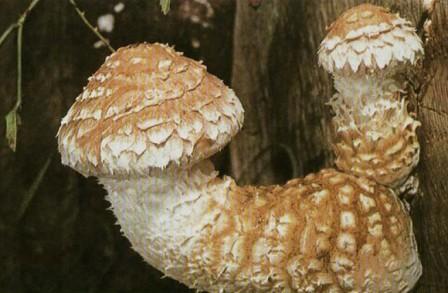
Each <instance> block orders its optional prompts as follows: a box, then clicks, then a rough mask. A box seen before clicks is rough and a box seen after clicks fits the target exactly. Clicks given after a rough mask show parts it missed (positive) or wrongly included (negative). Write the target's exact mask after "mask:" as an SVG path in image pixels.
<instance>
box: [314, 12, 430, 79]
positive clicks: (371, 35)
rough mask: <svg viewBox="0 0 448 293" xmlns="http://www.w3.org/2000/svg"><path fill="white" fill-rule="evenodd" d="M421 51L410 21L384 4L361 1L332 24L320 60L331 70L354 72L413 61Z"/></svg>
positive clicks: (375, 69) (419, 42) (323, 42)
mask: <svg viewBox="0 0 448 293" xmlns="http://www.w3.org/2000/svg"><path fill="white" fill-rule="evenodd" d="M422 55H423V47H422V42H421V40H420V38H419V37H418V36H417V34H416V33H415V28H414V27H412V24H411V23H410V22H409V21H407V20H405V19H403V18H400V17H399V16H398V14H391V13H389V11H388V10H387V9H385V8H383V7H379V6H375V5H371V4H362V5H359V6H356V7H354V8H352V9H349V10H347V11H346V12H345V13H344V14H342V15H341V16H340V17H339V18H338V19H337V20H336V21H335V22H334V23H332V24H331V25H330V27H329V28H328V34H327V36H326V37H325V39H324V40H323V41H322V43H321V45H320V48H319V64H320V65H322V66H323V67H324V68H325V69H326V70H327V71H328V72H330V73H344V72H346V73H348V74H353V73H356V72H358V71H365V70H368V71H377V70H382V69H384V68H385V67H387V66H389V65H393V64H400V63H407V62H409V63H411V64H414V63H415V62H416V60H418V58H419V57H420V56H422Z"/></svg>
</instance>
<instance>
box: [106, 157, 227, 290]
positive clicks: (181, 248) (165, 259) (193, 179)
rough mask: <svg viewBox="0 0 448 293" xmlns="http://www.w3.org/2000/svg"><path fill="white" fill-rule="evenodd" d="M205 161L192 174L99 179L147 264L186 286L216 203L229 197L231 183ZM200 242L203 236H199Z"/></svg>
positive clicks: (119, 221)
mask: <svg viewBox="0 0 448 293" xmlns="http://www.w3.org/2000/svg"><path fill="white" fill-rule="evenodd" d="M217 175H218V173H217V172H216V171H215V170H214V169H213V165H212V164H211V163H210V162H208V161H206V162H202V163H201V164H198V165H196V166H194V167H193V168H191V169H188V170H176V171H168V172H166V173H165V172H158V174H152V176H148V177H141V178H135V179H128V180H119V179H111V178H100V179H99V180H100V183H101V184H102V185H103V186H104V187H105V189H106V190H107V191H108V196H107V199H108V200H109V201H110V203H111V205H112V209H113V212H114V214H115V215H116V217H117V219H118V223H119V224H120V226H121V230H122V232H123V233H124V235H125V236H126V237H127V238H128V239H129V240H130V242H131V244H132V247H133V249H134V250H136V251H137V252H138V253H139V254H140V255H141V256H142V257H143V258H144V259H145V261H146V262H148V263H149V264H151V265H152V266H153V267H155V268H157V269H158V270H160V271H162V272H164V273H165V274H167V275H168V276H170V277H173V278H174V279H177V280H179V281H181V282H183V283H189V282H187V281H186V280H185V279H184V274H185V268H186V267H188V262H187V259H189V258H191V255H192V252H193V251H194V250H195V248H194V247H195V246H198V245H197V242H196V241H195V236H199V235H200V232H201V231H200V230H201V229H202V228H203V227H204V225H205V223H204V221H205V222H206V221H207V219H204V215H207V214H208V213H207V210H208V209H209V208H210V202H211V200H212V199H213V198H219V197H222V198H224V197H225V194H226V192H227V190H228V188H229V185H230V182H229V181H230V179H229V178H224V179H220V178H217ZM198 239H199V237H198Z"/></svg>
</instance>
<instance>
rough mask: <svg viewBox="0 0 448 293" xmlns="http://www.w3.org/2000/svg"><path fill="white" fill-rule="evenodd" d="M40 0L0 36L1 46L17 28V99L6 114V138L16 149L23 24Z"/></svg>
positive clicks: (12, 147)
mask: <svg viewBox="0 0 448 293" xmlns="http://www.w3.org/2000/svg"><path fill="white" fill-rule="evenodd" d="M39 1H40V0H33V1H31V3H30V5H28V7H27V8H26V10H25V11H24V12H23V13H22V14H21V15H20V17H19V19H18V20H17V21H16V22H15V23H12V24H11V25H10V26H9V27H8V28H7V29H6V30H5V31H4V32H3V34H2V36H1V37H0V46H1V45H2V44H3V42H4V41H5V40H6V39H7V38H8V36H9V35H10V34H11V32H12V31H13V30H14V29H16V28H17V100H16V103H15V105H14V108H13V109H12V110H11V111H9V112H8V114H6V116H5V120H6V139H7V141H8V145H9V147H10V148H11V149H12V150H13V151H15V150H16V146H17V124H18V122H19V121H20V119H19V118H20V117H19V115H18V113H17V112H18V110H19V109H20V106H21V105H22V39H23V25H24V23H25V20H26V18H27V16H28V14H29V13H30V12H31V10H33V8H34V6H36V4H37V3H38V2H39Z"/></svg>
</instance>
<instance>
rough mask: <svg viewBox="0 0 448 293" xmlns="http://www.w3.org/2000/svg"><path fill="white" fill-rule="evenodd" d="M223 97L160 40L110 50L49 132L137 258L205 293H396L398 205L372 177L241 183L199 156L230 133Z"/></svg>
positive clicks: (407, 265) (405, 280)
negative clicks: (101, 192) (102, 194)
mask: <svg viewBox="0 0 448 293" xmlns="http://www.w3.org/2000/svg"><path fill="white" fill-rule="evenodd" d="M242 122H243V109H242V107H241V104H240V102H239V100H238V98H237V97H236V96H235V94H234V92H233V91H232V90H231V89H230V88H228V87H226V86H225V85H224V84H223V83H222V81H220V80H219V79H217V78H216V77H214V76H213V75H211V74H209V73H207V72H206V68H205V67H204V66H203V65H202V64H201V63H199V62H196V61H194V60H191V59H189V58H187V57H184V56H182V55H181V54H180V53H177V52H175V51H174V50H173V49H172V48H170V47H168V46H165V45H160V44H140V45H134V46H129V47H125V48H121V49H119V50H118V51H117V52H116V53H114V54H112V55H111V56H110V57H108V58H107V59H106V62H105V64H104V65H102V66H101V67H100V69H99V70H98V71H97V72H96V73H95V74H94V75H93V76H92V77H91V78H90V79H89V83H88V85H87V87H85V88H84V92H83V93H82V94H81V95H79V96H78V98H77V99H76V101H75V103H74V104H73V106H72V107H71V108H70V109H69V111H68V114H67V115H66V116H65V117H64V118H63V120H62V124H61V127H60V129H59V133H58V142H59V150H60V152H61V156H62V162H63V164H65V165H68V166H70V167H72V168H74V169H75V170H77V171H78V172H80V173H81V174H83V175H84V176H96V177H98V178H99V182H100V183H101V184H102V185H103V186H104V188H105V189H106V190H107V192H108V195H107V199H108V200H109V201H110V203H111V206H112V210H113V212H114V214H115V216H116V217H117V219H118V223H119V225H120V226H121V229H122V232H123V233H124V235H125V236H126V237H127V238H128V239H129V241H130V242H131V244H132V247H133V249H135V250H136V251H137V252H138V253H139V254H140V255H141V256H142V257H143V258H144V260H145V261H146V262H148V263H149V264H151V265H152V266H154V267H155V268H157V269H158V270H160V271H162V272H163V273H164V274H165V275H167V276H169V277H172V278H174V279H176V280H178V281H179V282H182V283H184V284H186V285H187V286H189V287H190V288H196V289H197V290H200V291H209V292H349V291H350V292H407V291H409V290H410V289H411V288H412V287H413V286H414V284H415V283H416V281H417V280H418V278H419V276H420V274H421V264H420V261H419V259H418V253H417V247H416V244H415V238H414V234H413V230H412V223H411V221H410V218H409V215H408V213H407V210H406V209H405V207H404V206H403V204H402V203H401V201H400V200H399V199H398V198H397V196H396V195H395V193H394V192H393V191H392V190H390V189H388V188H386V187H384V186H382V185H379V184H377V183H375V182H374V181H372V180H369V179H366V178H359V177H355V176H353V175H349V174H344V173H341V172H339V171H336V170H333V169H325V170H322V171H320V172H319V173H317V174H310V175H308V176H307V177H305V178H303V179H294V180H291V181H289V182H288V183H286V184H285V185H283V186H277V185H274V186H264V187H256V186H244V187H240V186H238V185H237V184H236V183H235V181H234V180H233V179H232V178H230V177H227V176H224V177H219V176H218V173H217V172H216V171H215V170H214V167H213V165H212V163H210V162H209V161H208V158H209V157H210V156H211V155H212V154H214V153H215V152H217V151H218V150H219V149H220V148H222V147H223V146H224V145H225V144H226V143H227V142H228V141H229V140H230V139H231V137H232V136H233V135H234V134H235V133H236V132H237V131H238V130H239V129H240V128H241V126H242Z"/></svg>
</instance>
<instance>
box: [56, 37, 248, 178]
mask: <svg viewBox="0 0 448 293" xmlns="http://www.w3.org/2000/svg"><path fill="white" fill-rule="evenodd" d="M243 112H244V111H243V108H242V106H241V103H240V101H239V100H238V98H237V97H236V96H235V94H234V92H233V91H232V90H231V89H230V88H228V87H227V86H225V85H224V83H223V82H222V81H221V80H220V79H218V78H217V77H215V76H213V75H211V74H209V73H207V70H206V67H205V66H204V65H202V64H201V63H200V62H197V61H194V60H192V59H190V58H187V57H184V56H182V54H181V53H178V52H176V51H175V50H174V49H172V48H171V47H168V46H166V45H162V44H146V43H145V44H138V45H132V46H128V47H124V48H120V49H119V50H118V51H117V52H116V53H113V54H112V55H111V56H109V57H107V58H106V61H105V63H104V64H103V65H102V66H101V67H100V68H99V70H98V71H97V72H96V73H95V74H94V75H93V76H92V77H90V78H89V82H88V85H87V86H86V87H85V88H84V91H83V92H82V93H81V94H80V95H79V96H78V97H77V98H76V101H75V103H74V104H73V105H72V107H71V108H70V109H69V111H68V113H67V115H66V116H65V117H64V118H63V119H62V123H61V127H60V129H59V132H58V143H59V151H60V153H61V157H62V163H63V164H65V165H68V166H70V167H72V168H74V169H75V170H77V171H78V172H80V173H81V174H83V175H85V176H98V177H126V176H128V175H133V176H147V175H148V174H149V173H150V172H151V171H153V170H154V169H164V168H168V167H174V168H178V167H179V168H186V167H188V166H190V165H192V164H195V163H196V162H198V161H200V160H202V159H205V158H208V157H210V156H211V155H213V154H214V153H216V152H218V151H219V150H220V149H221V148H223V147H224V146H225V145H226V144H227V143H228V142H229V141H230V139H231V138H232V136H233V135H235V134H236V133H237V132H238V131H239V129H240V128H241V126H242V123H243Z"/></svg>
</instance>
